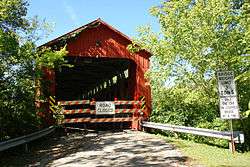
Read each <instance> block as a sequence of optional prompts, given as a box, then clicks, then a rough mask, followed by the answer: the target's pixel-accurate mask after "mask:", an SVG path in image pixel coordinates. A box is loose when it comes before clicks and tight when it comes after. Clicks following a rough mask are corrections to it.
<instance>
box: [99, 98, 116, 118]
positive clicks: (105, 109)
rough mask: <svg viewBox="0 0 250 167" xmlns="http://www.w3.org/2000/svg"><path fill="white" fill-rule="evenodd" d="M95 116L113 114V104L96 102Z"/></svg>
mask: <svg viewBox="0 0 250 167" xmlns="http://www.w3.org/2000/svg"><path fill="white" fill-rule="evenodd" d="M95 107H96V115H102V114H115V104H114V102H111V101H97V102H96V105H95Z"/></svg>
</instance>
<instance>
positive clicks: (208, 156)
mask: <svg viewBox="0 0 250 167" xmlns="http://www.w3.org/2000/svg"><path fill="white" fill-rule="evenodd" d="M164 139H165V140H167V141H168V142H172V143H173V144H174V145H176V146H177V147H178V148H179V149H180V150H181V152H182V153H183V154H184V155H185V156H187V157H189V158H190V160H191V162H190V165H204V166H224V167H226V166H227V167H250V152H247V153H238V152H235V153H234V154H232V153H231V152H230V151H229V149H225V148H218V147H216V146H210V145H207V144H201V143H195V142H194V141H187V140H181V139H175V138H170V137H165V136H164Z"/></svg>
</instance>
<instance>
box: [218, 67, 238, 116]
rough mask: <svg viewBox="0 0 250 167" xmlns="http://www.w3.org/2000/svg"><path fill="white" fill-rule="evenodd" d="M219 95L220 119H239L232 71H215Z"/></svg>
mask: <svg viewBox="0 0 250 167" xmlns="http://www.w3.org/2000/svg"><path fill="white" fill-rule="evenodd" d="M217 78H218V89H219V96H220V117H221V118H222V119H239V118H240V114H239V106H238V100H237V92H236V86H235V82H234V73H233V71H219V72H217Z"/></svg>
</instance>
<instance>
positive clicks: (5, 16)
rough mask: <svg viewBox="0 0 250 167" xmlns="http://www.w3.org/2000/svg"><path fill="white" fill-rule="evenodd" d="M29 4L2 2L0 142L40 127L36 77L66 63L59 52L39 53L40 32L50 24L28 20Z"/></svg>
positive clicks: (61, 52)
mask: <svg viewBox="0 0 250 167" xmlns="http://www.w3.org/2000/svg"><path fill="white" fill-rule="evenodd" d="M27 5H28V3H27V1H25V0H1V1H0V87H1V89H0V140H4V139H8V138H10V137H15V136H20V135H23V134H26V133H30V132H31V131H33V130H35V129H37V128H39V127H41V125H42V124H43V122H42V120H41V119H40V117H39V116H38V115H37V113H36V109H35V102H34V101H35V80H36V77H38V76H37V75H36V74H41V70H42V69H41V67H42V66H43V67H48V68H54V67H58V66H60V65H61V64H64V63H65V61H64V59H63V57H64V56H65V55H66V54H67V53H66V51H65V48H63V49H62V50H60V51H55V52H53V51H51V50H49V49H44V50H42V51H41V50H37V47H36V45H35V42H36V40H37V39H39V36H38V34H39V32H41V31H43V30H42V28H43V27H46V26H47V25H48V24H46V23H45V25H44V26H42V25H43V23H41V22H39V21H38V19H37V17H34V18H32V19H28V18H27V17H26V14H27Z"/></svg>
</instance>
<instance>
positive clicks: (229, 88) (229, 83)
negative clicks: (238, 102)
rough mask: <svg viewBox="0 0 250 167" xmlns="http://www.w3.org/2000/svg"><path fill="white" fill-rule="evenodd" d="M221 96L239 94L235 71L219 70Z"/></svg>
mask: <svg viewBox="0 0 250 167" xmlns="http://www.w3.org/2000/svg"><path fill="white" fill-rule="evenodd" d="M217 78H218V88H219V95H220V97H224V96H237V93H236V86H235V82H234V73H233V71H219V72H217Z"/></svg>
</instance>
